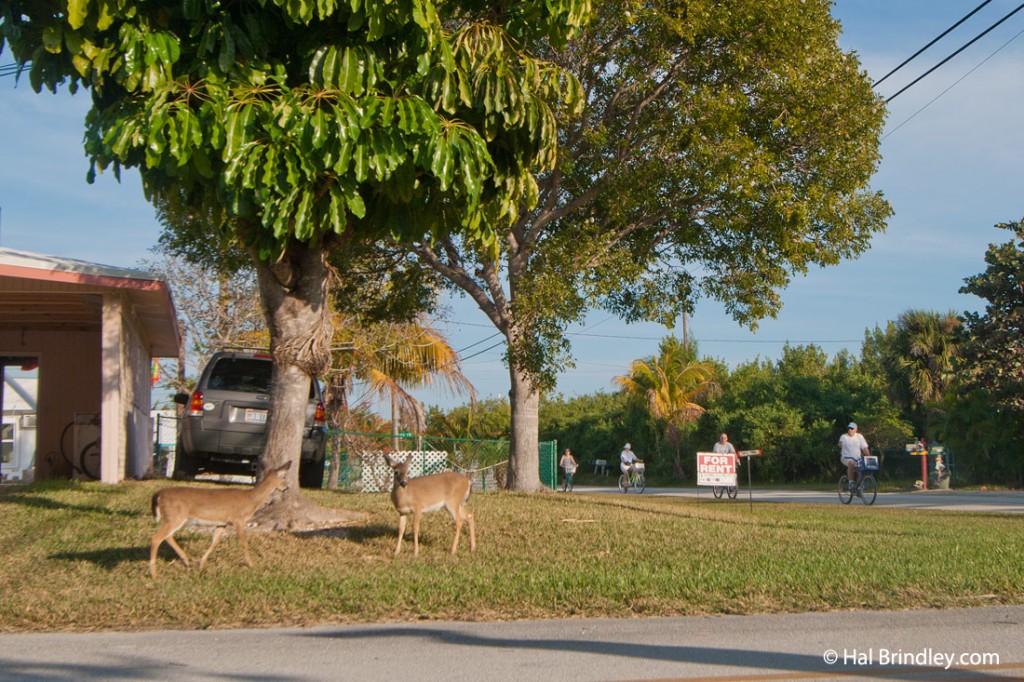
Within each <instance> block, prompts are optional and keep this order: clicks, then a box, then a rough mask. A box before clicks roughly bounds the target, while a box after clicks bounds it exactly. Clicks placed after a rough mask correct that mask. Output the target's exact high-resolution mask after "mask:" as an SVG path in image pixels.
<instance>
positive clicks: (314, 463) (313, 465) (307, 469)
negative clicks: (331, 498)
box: [299, 459, 324, 490]
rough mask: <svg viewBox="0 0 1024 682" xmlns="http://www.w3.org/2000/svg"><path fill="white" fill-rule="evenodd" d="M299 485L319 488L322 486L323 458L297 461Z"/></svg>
mask: <svg viewBox="0 0 1024 682" xmlns="http://www.w3.org/2000/svg"><path fill="white" fill-rule="evenodd" d="M299 487H300V488H313V489H314V490H319V489H320V488H323V487H324V460H322V459H321V460H302V461H301V462H299Z"/></svg>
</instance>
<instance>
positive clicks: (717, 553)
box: [0, 481, 1024, 632]
mask: <svg viewBox="0 0 1024 682" xmlns="http://www.w3.org/2000/svg"><path fill="white" fill-rule="evenodd" d="M163 485H166V483H163V482H155V481H154V482H132V483H124V484H120V485H117V486H104V485H101V484H98V483H67V482H60V483H41V484H37V485H35V486H29V487H24V488H18V487H7V488H4V489H2V490H0V555H2V556H3V557H4V560H3V562H0V585H2V586H3V588H2V589H0V631H5V632H16V631H44V630H103V629H137V628H139V629H144V628H229V627H240V626H250V627H262V626H275V625H310V624H314V623H343V622H369V621H407V620H420V619H461V620H510V619H522V618H563V617H596V616H604V617H631V616H655V615H657V616H667V615H688V614H721V613H767V612H793V611H822V610H836V609H907V608H921V607H939V608H942V607H953V606H972V605H978V604H991V603H1004V604H1021V603H1024V562H1022V561H1021V560H1020V547H1021V546H1022V545H1024V524H1022V523H1021V519H1020V517H1019V516H1000V515H984V514H970V513H949V512H927V511H917V510H914V511H911V510H897V509H886V508H885V507H884V506H875V507H864V506H863V505H857V504H854V505H851V506H849V507H847V506H843V505H840V504H838V502H837V503H836V504H835V505H829V506H820V507H813V506H802V505H796V504H785V505H775V504H764V503H762V504H756V503H755V504H754V507H753V511H750V509H749V507H748V504H747V503H746V501H744V500H738V501H735V502H726V501H720V502H715V503H710V502H708V501H707V500H704V501H703V502H698V501H696V500H692V499H679V498H655V497H652V496H650V495H645V496H634V495H630V496H620V495H608V494H603V495H589V496H588V495H582V494H577V493H573V494H570V495H562V494H558V495H555V494H544V495H520V494H512V493H493V492H492V493H480V494H474V496H473V498H472V499H471V501H470V507H471V509H472V510H473V512H474V514H475V517H476V520H477V540H478V551H477V552H476V553H475V554H470V553H469V551H468V550H469V543H468V539H467V537H465V536H464V537H463V543H462V545H461V547H460V551H459V554H458V555H457V556H455V557H452V556H451V555H449V554H448V547H449V546H450V543H451V539H452V529H453V524H452V522H451V519H450V518H449V517H448V515H447V514H446V513H444V512H440V513H437V514H432V515H429V516H426V517H424V523H423V529H422V531H421V548H420V556H419V557H418V558H414V557H413V556H412V543H411V537H410V538H408V542H407V543H406V544H405V545H404V546H403V552H402V554H401V555H400V556H399V557H397V558H396V557H394V556H393V555H392V551H393V549H394V542H395V533H396V531H397V515H396V514H395V513H394V511H393V510H392V508H391V506H390V502H389V500H388V498H387V496H385V495H380V494H378V495H369V494H359V493H335V492H329V491H319V492H313V493H309V494H308V496H309V497H310V498H312V499H314V500H315V501H317V502H319V503H321V504H323V505H325V506H333V507H341V508H344V509H350V510H361V511H368V512H371V516H370V519H369V521H368V522H366V523H365V524H363V525H360V526H356V527H353V528H351V529H349V530H348V531H347V533H345V534H339V533H338V532H336V531H335V532H327V533H313V534H290V533H267V534H262V533H259V534H257V533H250V534H249V535H250V548H251V553H252V557H253V561H254V563H255V566H254V567H253V568H248V567H247V566H245V564H244V562H243V559H242V553H241V548H240V546H239V543H238V540H237V539H236V538H235V537H233V536H228V537H226V538H225V539H224V540H223V541H222V542H221V544H220V546H219V547H217V549H216V550H215V551H214V553H213V554H212V556H211V558H210V561H209V563H208V564H207V567H206V570H205V571H203V572H199V571H197V570H194V569H192V570H188V569H185V568H184V567H183V566H182V565H181V564H180V562H177V561H176V558H175V556H174V554H173V552H172V551H171V550H170V548H168V547H167V546H166V545H164V546H163V547H162V548H161V552H160V562H159V567H158V568H159V574H158V576H157V578H156V580H153V579H150V577H149V575H148V573H147V564H148V559H149V538H150V535H151V534H152V533H153V531H154V528H155V525H154V523H153V520H152V517H151V516H150V514H149V498H150V496H151V495H152V493H153V492H154V491H155V490H157V489H158V488H160V487H162V486H163ZM410 532H411V531H410ZM178 536H179V541H180V543H181V545H182V546H183V547H184V548H185V550H186V551H187V552H188V553H189V554H190V556H192V557H193V558H198V556H200V555H201V554H202V553H203V552H204V551H205V550H206V547H207V546H208V544H209V541H210V535H209V533H208V532H189V531H179V534H178Z"/></svg>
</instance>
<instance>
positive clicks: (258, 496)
mask: <svg viewBox="0 0 1024 682" xmlns="http://www.w3.org/2000/svg"><path fill="white" fill-rule="evenodd" d="M290 467H291V462H288V463H286V464H285V465H284V466H281V467H278V468H277V469H274V470H273V471H271V472H269V473H268V474H267V476H266V478H264V479H263V480H262V481H260V482H259V483H257V484H256V485H255V486H253V487H252V488H246V489H241V488H233V489H221V490H214V489H207V488H187V487H175V488H164V489H163V490H160V491H158V492H157V493H156V494H155V495H153V516H154V517H155V518H156V521H157V523H159V524H160V527H159V528H157V530H156V533H154V534H153V539H152V540H151V541H150V543H149V574H150V575H151V576H152V577H154V578H155V577H156V553H157V550H158V549H159V548H160V543H161V542H163V541H164V540H166V541H167V544H168V545H170V546H171V549H173V550H174V551H175V552H177V553H178V556H179V557H181V560H182V562H183V563H184V564H185V566H186V567H188V566H190V565H191V564H190V562H189V560H188V556H186V554H185V552H184V550H182V549H181V547H179V546H178V543H177V542H175V540H174V537H173V536H174V533H175V532H177V530H178V529H179V528H181V527H182V526H184V525H185V523H186V522H188V521H190V520H195V521H197V522H199V523H201V524H215V525H216V526H217V528H216V529H214V531H213V542H211V543H210V548H209V549H208V550H206V554H204V555H203V558H202V559H200V560H199V570H200V571H201V570H203V567H204V566H205V565H206V559H207V557H209V556H210V552H212V551H213V548H214V547H216V546H217V543H218V542H220V536H221V535H222V534H223V533H224V530H225V528H226V527H227V525H228V524H231V525H233V526H234V527H235V532H236V533H238V539H239V540H240V541H241V543H242V552H243V553H244V554H245V563H247V564H248V565H249V566H252V559H251V558H249V543H248V541H247V540H246V538H245V523H246V521H248V520H249V518H250V517H251V516H252V515H253V514H255V513H256V510H257V509H259V508H260V507H262V506H263V505H264V504H265V503H266V502H267V500H268V499H270V496H271V495H272V494H273V493H274V491H277V490H285V489H287V488H288V482H287V480H286V479H285V476H286V475H287V473H288V469H289V468H290Z"/></svg>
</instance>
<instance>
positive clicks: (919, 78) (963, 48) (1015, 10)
mask: <svg viewBox="0 0 1024 682" xmlns="http://www.w3.org/2000/svg"><path fill="white" fill-rule="evenodd" d="M1022 9H1024V3H1021V4H1020V5H1017V8H1016V9H1014V10H1013V11H1011V12H1010V13H1009V14H1007V15H1006V16H1005V17H1003V18H1002V19H1000V20H999V21H997V22H996V23H994V24H992V25H991V26H989V27H988V28H986V29H985V30H984V31H982V32H981V33H979V34H978V35H976V36H974V38H972V39H971V40H969V41H968V42H967V43H965V44H964V45H963V46H962V47H960V49H958V50H957V51H956V52H954V53H953V54H951V55H949V56H948V57H946V58H945V59H943V60H942V61H941V62H939V63H938V64H936V65H935V66H933V67H932V68H930V69H928V70H927V71H925V72H924V73H923V74H921V75H920V76H918V77H917V78H915V79H914V80H913V81H911V82H910V83H909V84H907V85H905V86H903V88H901V89H900V90H899V91H897V92H896V94H894V95H890V96H889V97H888V98H886V100H885V101H886V103H889V102H891V101H893V100H894V99H896V98H897V97H899V96H900V95H901V94H903V93H904V92H906V91H907V90H909V89H910V88H911V87H913V86H914V85H916V84H917V83H918V82H919V81H920V80H921V79H923V78H924V77H925V76H927V75H929V74H930V73H932V72H933V71H935V70H936V69H937V68H939V67H940V66H942V65H943V64H945V63H946V62H948V61H949V60H950V59H952V58H953V57H955V56H957V55H958V54H960V53H961V52H963V51H964V50H966V49H967V48H968V47H970V46H971V45H973V44H974V43H976V42H978V41H979V40H980V39H981V38H982V37H984V36H986V35H988V33H989V32H990V31H992V30H993V29H995V28H996V27H997V26H999V25H1000V24H1002V23H1003V22H1004V21H1006V20H1007V19H1009V18H1010V17H1012V16H1013V15H1014V14H1016V13H1017V12H1019V11H1021V10H1022Z"/></svg>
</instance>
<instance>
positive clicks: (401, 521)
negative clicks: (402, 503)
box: [395, 514, 406, 554]
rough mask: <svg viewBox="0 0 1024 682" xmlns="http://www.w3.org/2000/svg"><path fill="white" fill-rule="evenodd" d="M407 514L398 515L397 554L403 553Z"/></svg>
mask: <svg viewBox="0 0 1024 682" xmlns="http://www.w3.org/2000/svg"><path fill="white" fill-rule="evenodd" d="M405 518H406V515H405V514H399V515H398V544H397V545H395V554H398V553H399V552H401V551H402V536H403V535H405Z"/></svg>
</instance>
